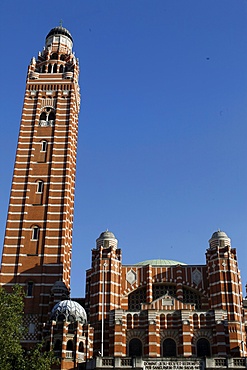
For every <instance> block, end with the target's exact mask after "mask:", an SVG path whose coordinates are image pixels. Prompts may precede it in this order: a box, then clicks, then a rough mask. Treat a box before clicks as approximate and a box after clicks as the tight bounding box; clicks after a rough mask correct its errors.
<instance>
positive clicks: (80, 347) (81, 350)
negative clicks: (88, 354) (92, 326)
mask: <svg viewBox="0 0 247 370" xmlns="http://www.w3.org/2000/svg"><path fill="white" fill-rule="evenodd" d="M79 352H84V344H83V342H80V343H79Z"/></svg>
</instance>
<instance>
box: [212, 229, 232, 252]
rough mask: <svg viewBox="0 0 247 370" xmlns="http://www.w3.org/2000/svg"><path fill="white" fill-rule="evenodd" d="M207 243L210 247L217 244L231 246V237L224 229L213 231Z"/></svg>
mask: <svg viewBox="0 0 247 370" xmlns="http://www.w3.org/2000/svg"><path fill="white" fill-rule="evenodd" d="M209 244H210V247H211V248H215V247H217V246H220V247H224V246H231V239H230V238H229V236H228V235H227V234H226V233H225V232H224V231H221V230H218V231H215V232H214V233H213V235H212V237H211V239H210V240H209Z"/></svg>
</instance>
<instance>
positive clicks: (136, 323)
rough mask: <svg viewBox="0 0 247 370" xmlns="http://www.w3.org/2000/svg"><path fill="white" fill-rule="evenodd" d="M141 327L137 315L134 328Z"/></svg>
mask: <svg viewBox="0 0 247 370" xmlns="http://www.w3.org/2000/svg"><path fill="white" fill-rule="evenodd" d="M138 325H139V316H138V315H137V314H135V315H134V328H138Z"/></svg>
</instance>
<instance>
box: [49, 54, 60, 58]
mask: <svg viewBox="0 0 247 370" xmlns="http://www.w3.org/2000/svg"><path fill="white" fill-rule="evenodd" d="M50 59H58V55H57V53H53V54H51V57H50Z"/></svg>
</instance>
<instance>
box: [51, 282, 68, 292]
mask: <svg viewBox="0 0 247 370" xmlns="http://www.w3.org/2000/svg"><path fill="white" fill-rule="evenodd" d="M51 291H52V293H54V292H65V293H68V288H67V287H66V285H65V284H64V282H63V281H56V282H55V283H54V285H53V287H52V288H51Z"/></svg>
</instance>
